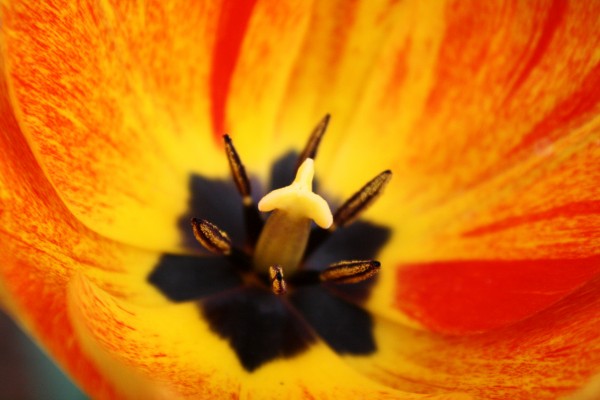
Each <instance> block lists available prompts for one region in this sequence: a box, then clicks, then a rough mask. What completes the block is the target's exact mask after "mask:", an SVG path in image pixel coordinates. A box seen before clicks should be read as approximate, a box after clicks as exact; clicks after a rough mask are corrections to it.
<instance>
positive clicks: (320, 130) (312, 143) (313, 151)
mask: <svg viewBox="0 0 600 400" xmlns="http://www.w3.org/2000/svg"><path fill="white" fill-rule="evenodd" d="M330 118H331V115H329V114H326V115H325V116H324V117H323V118H322V119H321V121H320V122H319V124H318V125H317V126H316V127H315V129H314V130H313V131H312V133H311V134H310V137H309V138H308V142H307V143H306V146H305V147H304V150H302V153H300V156H299V157H298V161H297V162H296V168H295V170H296V171H297V170H298V168H300V166H301V165H302V163H303V162H304V160H306V159H307V158H312V159H313V160H314V159H315V158H316V157H317V150H318V149H319V144H320V143H321V139H323V136H324V135H325V131H327V126H328V125H329V120H330Z"/></svg>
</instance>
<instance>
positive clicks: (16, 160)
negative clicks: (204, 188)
mask: <svg viewBox="0 0 600 400" xmlns="http://www.w3.org/2000/svg"><path fill="white" fill-rule="evenodd" d="M0 67H1V65H0ZM2 85H3V82H2V81H0V89H4V87H3V86H2ZM0 93H3V91H2V90H0ZM5 100H6V99H5V98H3V97H0V116H1V118H0V121H1V123H0V160H2V161H1V162H0V194H1V200H2V202H1V208H0V253H1V254H2V255H3V256H2V257H3V258H2V263H1V264H0V282H1V286H2V288H3V296H6V299H5V301H6V303H7V304H8V306H9V311H10V312H11V314H12V315H13V316H14V317H15V318H17V319H18V320H19V322H20V323H21V324H22V326H24V328H25V329H26V330H27V331H28V332H29V333H30V334H31V335H32V336H34V337H35V338H36V339H38V340H39V341H40V343H41V344H42V345H43V346H44V347H45V348H46V350H47V351H48V352H49V353H50V354H51V355H52V356H53V357H54V358H55V359H56V360H57V361H58V362H59V363H60V364H61V365H62V366H63V367H64V368H65V369H66V370H67V371H68V372H69V374H70V375H71V376H73V377H74V378H75V379H76V380H77V381H78V382H79V383H80V384H82V385H83V387H84V389H85V390H86V391H87V392H88V393H93V394H95V395H96V396H98V397H100V398H113V397H114V396H116V392H115V388H114V387H113V383H112V382H110V381H108V380H107V379H106V378H105V377H104V376H103V375H102V374H101V373H100V372H99V371H98V370H97V368H96V366H95V364H94V363H93V362H92V361H91V360H90V359H89V357H88V355H87V354H86V353H85V352H84V351H83V349H82V348H81V346H80V343H79V342H78V340H77V338H76V337H75V335H74V332H73V327H72V325H71V321H70V319H69V316H68V315H67V297H66V296H67V292H66V289H67V284H68V281H69V280H70V279H71V277H72V275H73V274H75V273H82V274H85V275H86V276H87V277H88V279H90V280H92V281H94V282H98V284H99V285H100V286H101V287H102V288H104V290H107V291H109V292H110V293H113V295H115V296H118V297H126V298H128V299H129V300H130V301H133V302H139V303H141V304H161V303H164V302H165V301H166V300H164V299H163V297H162V296H161V295H160V294H158V293H156V292H155V291H154V290H152V289H151V288H150V287H149V285H147V284H146V283H145V277H146V276H147V274H148V272H149V269H150V268H151V267H152V266H153V265H154V264H155V263H156V260H157V258H158V255H157V254H153V253H147V252H144V251H140V250H137V249H134V248H128V247H126V246H123V245H121V244H118V243H115V242H112V241H110V240H107V239H105V238H102V237H100V236H99V235H98V234H96V233H94V232H92V231H90V230H89V229H87V228H86V227H85V226H83V225H82V224H81V223H80V222H79V221H78V220H76V219H75V218H74V217H73V215H72V214H71V213H70V212H69V211H68V210H67V209H66V208H65V206H64V204H63V203H62V201H61V200H60V199H59V198H58V196H57V195H56V192H55V191H54V189H53V188H52V187H51V186H50V184H49V183H48V181H47V180H46V179H45V176H44V175H43V173H42V171H41V169H40V168H39V166H38V165H37V163H36V161H35V159H34V157H33V154H31V152H28V151H27V146H26V145H25V143H24V139H23V136H22V135H21V134H20V132H19V128H18V126H17V124H16V120H15V118H14V116H13V115H12V113H11V110H10V109H9V108H8V107H7V106H8V105H7V103H6V101H5Z"/></svg>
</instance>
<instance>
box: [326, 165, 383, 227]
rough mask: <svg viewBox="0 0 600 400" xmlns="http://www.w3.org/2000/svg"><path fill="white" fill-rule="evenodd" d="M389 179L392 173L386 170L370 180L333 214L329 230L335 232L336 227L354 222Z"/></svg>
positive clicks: (381, 190) (377, 195)
mask: <svg viewBox="0 0 600 400" xmlns="http://www.w3.org/2000/svg"><path fill="white" fill-rule="evenodd" d="M390 179H392V171H390V170H389V169H388V170H386V171H383V172H382V173H380V174H379V175H377V176H376V177H375V178H373V179H371V180H370V181H369V182H368V183H367V184H366V185H365V186H363V187H362V188H361V189H360V190H359V191H358V192H356V193H354V195H353V196H352V197H350V198H349V199H348V200H347V201H346V202H345V203H344V204H343V205H342V206H341V207H340V208H339V209H338V210H337V211H336V212H335V215H334V216H333V225H332V226H331V228H330V229H331V230H335V229H336V228H337V227H340V226H346V225H348V224H350V223H351V222H354V221H355V220H356V219H357V218H358V217H359V215H360V214H362V212H363V211H365V210H366V209H367V208H368V207H369V206H370V205H371V204H373V202H374V201H375V200H376V199H377V198H378V197H379V195H380V194H381V193H382V192H383V188H385V186H386V185H387V184H388V182H389V181H390Z"/></svg>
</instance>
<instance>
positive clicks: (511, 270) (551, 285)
mask: <svg viewBox="0 0 600 400" xmlns="http://www.w3.org/2000/svg"><path fill="white" fill-rule="evenodd" d="M599 273H600V256H594V257H590V258H583V259H559V260H515V261H507V260H469V261H467V260H465V261H446V262H433V263H424V264H414V265H403V266H401V267H399V268H398V271H397V282H398V290H397V291H396V299H395V303H396V307H398V308H399V309H401V310H403V311H404V312H405V313H407V314H408V315H410V316H411V317H413V318H415V319H416V320H418V321H420V322H421V323H423V324H424V325H426V326H428V327H429V328H431V329H434V330H438V331H442V332H448V333H468V332H479V331H485V330H489V329H492V328H498V327H501V326H506V325H509V324H511V323H514V322H517V321H519V320H522V319H525V318H527V317H530V316H532V315H534V314H536V313H538V312H540V311H542V310H544V309H546V308H548V307H549V306H551V305H552V304H554V303H556V302H558V301H559V300H561V299H562V298H564V297H565V296H567V295H569V294H570V293H572V292H573V291H575V290H576V289H577V288H579V287H581V286H582V285H584V284H585V283H586V282H588V281H589V280H590V279H592V278H593V277H594V276H595V275H597V274H599Z"/></svg>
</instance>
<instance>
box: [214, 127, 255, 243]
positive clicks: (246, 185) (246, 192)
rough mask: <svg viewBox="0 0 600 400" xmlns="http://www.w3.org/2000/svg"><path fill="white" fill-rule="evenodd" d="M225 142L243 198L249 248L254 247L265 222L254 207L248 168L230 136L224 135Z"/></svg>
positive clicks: (237, 185) (234, 178)
mask: <svg viewBox="0 0 600 400" xmlns="http://www.w3.org/2000/svg"><path fill="white" fill-rule="evenodd" d="M223 140H224V143H225V153H226V154H227V160H228V161H229V168H230V169H231V176H232V177H233V181H234V182H235V186H236V187H237V189H238V192H239V193H240V195H241V196H242V203H243V205H244V219H245V221H246V242H247V245H248V246H250V247H252V246H254V244H255V243H256V240H257V239H258V235H259V234H260V231H261V229H262V227H263V220H262V219H261V217H260V214H259V213H258V210H257V209H256V206H255V205H254V200H252V194H251V193H252V189H251V187H250V180H249V179H248V175H247V174H246V168H244V164H242V160H241V159H240V156H239V155H238V153H237V151H236V150H235V147H234V146H233V141H232V140H231V138H230V137H229V135H223Z"/></svg>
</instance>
